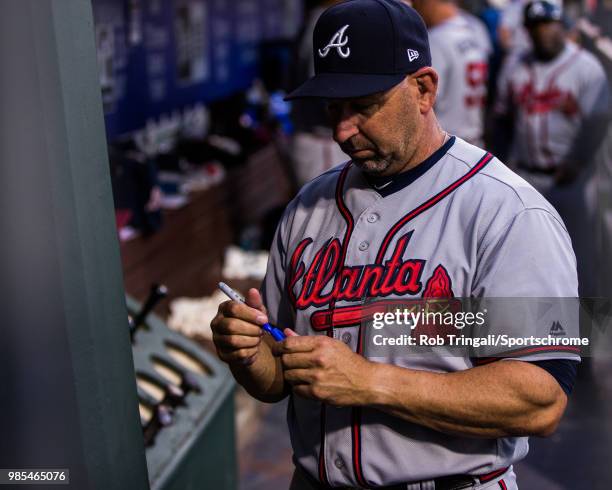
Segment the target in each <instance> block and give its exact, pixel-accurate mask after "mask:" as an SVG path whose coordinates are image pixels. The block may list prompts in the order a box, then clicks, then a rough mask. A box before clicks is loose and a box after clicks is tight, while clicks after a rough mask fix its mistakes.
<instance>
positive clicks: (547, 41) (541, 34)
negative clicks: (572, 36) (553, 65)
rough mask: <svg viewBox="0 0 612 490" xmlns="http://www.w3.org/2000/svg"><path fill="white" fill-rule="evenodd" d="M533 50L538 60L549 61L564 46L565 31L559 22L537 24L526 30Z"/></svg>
mask: <svg viewBox="0 0 612 490" xmlns="http://www.w3.org/2000/svg"><path fill="white" fill-rule="evenodd" d="M527 30H528V32H529V37H531V40H532V41H533V49H534V51H535V54H536V56H537V57H538V58H539V59H543V60H551V59H553V58H554V57H556V56H557V55H558V54H559V53H560V52H561V50H562V49H563V46H564V45H565V29H564V28H563V25H562V24H561V22H557V21H551V22H538V23H537V24H534V25H532V26H530V27H529V28H528V29H527Z"/></svg>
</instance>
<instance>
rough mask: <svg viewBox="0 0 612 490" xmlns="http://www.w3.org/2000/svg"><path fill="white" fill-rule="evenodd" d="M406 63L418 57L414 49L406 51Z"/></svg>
mask: <svg viewBox="0 0 612 490" xmlns="http://www.w3.org/2000/svg"><path fill="white" fill-rule="evenodd" d="M407 51H408V61H414V60H416V59H417V58H418V57H419V52H418V51H415V50H414V49H408V50H407Z"/></svg>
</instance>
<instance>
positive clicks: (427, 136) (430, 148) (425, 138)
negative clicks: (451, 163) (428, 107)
mask: <svg viewBox="0 0 612 490" xmlns="http://www.w3.org/2000/svg"><path fill="white" fill-rule="evenodd" d="M447 135H448V134H447V133H446V132H445V131H442V128H440V126H439V125H438V122H437V121H436V120H435V119H434V120H433V121H431V123H430V125H429V126H428V127H427V128H426V130H425V131H423V135H422V137H421V138H420V139H421V142H422V143H421V144H419V145H418V146H417V148H416V150H415V152H414V154H413V155H412V157H410V159H409V160H408V161H407V162H406V164H405V165H404V166H403V167H402V169H401V170H400V171H399V172H397V173H402V172H406V171H408V170H411V169H413V168H415V167H418V166H419V164H420V163H422V162H424V161H425V160H427V159H428V158H429V157H430V156H431V155H432V154H433V153H434V152H435V151H436V150H438V148H440V147H441V146H442V145H443V144H444V142H445V141H446V136H447Z"/></svg>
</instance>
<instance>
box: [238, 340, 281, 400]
mask: <svg viewBox="0 0 612 490" xmlns="http://www.w3.org/2000/svg"><path fill="white" fill-rule="evenodd" d="M267 342H268V339H267V336H264V338H263V340H262V344H261V346H260V349H259V352H258V353H257V356H256V357H255V361H254V362H253V364H251V365H248V366H245V365H240V364H230V370H231V371H232V374H233V375H234V378H236V381H237V382H238V384H240V385H242V386H243V387H244V389H245V390H246V391H247V392H248V393H249V394H250V395H251V396H252V397H254V398H257V399H258V400H260V401H262V402H266V403H275V402H278V401H280V400H282V399H283V398H285V397H286V396H287V394H288V390H287V389H286V387H285V382H284V379H283V368H282V366H281V363H280V360H279V359H278V358H275V357H274V356H273V355H272V352H271V350H270V347H269V344H268V343H267Z"/></svg>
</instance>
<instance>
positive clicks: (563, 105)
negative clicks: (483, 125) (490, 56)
mask: <svg viewBox="0 0 612 490" xmlns="http://www.w3.org/2000/svg"><path fill="white" fill-rule="evenodd" d="M498 84H499V86H498V99H497V101H496V107H495V111H496V112H497V113H498V114H508V113H512V112H513V113H514V116H515V124H514V127H515V134H514V144H513V152H512V156H511V159H512V160H514V161H517V162H523V163H524V164H526V165H527V166H529V167H536V168H542V169H548V168H551V167H556V166H558V165H560V164H562V163H563V159H564V158H565V157H566V156H567V155H568V152H569V151H570V150H571V149H572V146H573V145H574V143H575V141H576V136H577V134H578V131H579V129H580V126H581V123H582V122H583V121H584V119H585V118H586V117H589V116H592V115H594V114H596V113H597V112H599V111H601V112H602V113H605V111H606V110H607V104H608V88H607V87H608V85H607V84H608V82H607V79H606V75H605V72H604V69H603V67H602V66H601V63H600V62H599V61H598V60H597V59H596V58H595V56H593V55H592V54H591V53H589V52H587V51H585V50H583V49H581V48H579V47H578V46H576V45H575V44H573V43H571V42H568V43H567V44H566V47H565V49H564V50H563V51H562V52H561V54H559V55H558V56H557V57H556V58H555V59H553V60H552V61H549V62H541V61H538V60H536V59H535V58H534V57H533V56H532V55H531V54H526V55H525V56H523V57H522V58H521V59H520V60H519V61H518V62H517V63H515V64H513V65H512V67H511V68H506V69H504V70H502V73H501V74H500V79H499V82H498Z"/></svg>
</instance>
